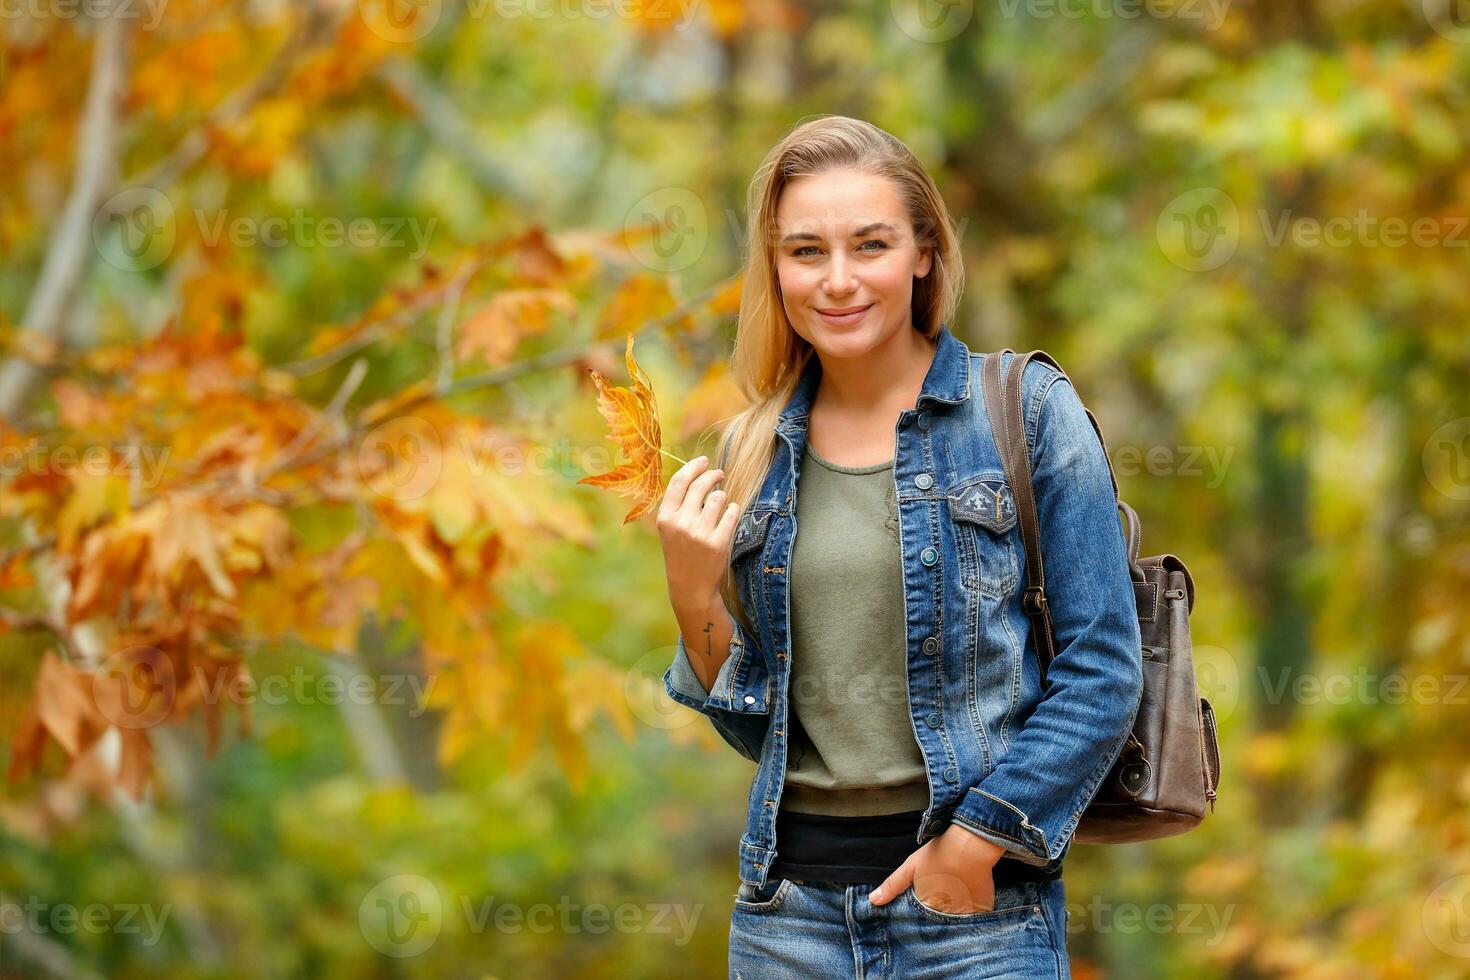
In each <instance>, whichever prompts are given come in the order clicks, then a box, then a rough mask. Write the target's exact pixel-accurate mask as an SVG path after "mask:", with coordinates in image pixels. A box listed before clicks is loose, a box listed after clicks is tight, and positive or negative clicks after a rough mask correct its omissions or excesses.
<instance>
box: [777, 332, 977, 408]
mask: <svg viewBox="0 0 1470 980" xmlns="http://www.w3.org/2000/svg"><path fill="white" fill-rule="evenodd" d="M821 380H822V362H821V360H820V359H819V358H818V357H817V355H816V354H815V353H813V354H812V356H811V357H810V358H809V359H808V360H807V362H806V365H805V366H804V367H803V368H802V372H801V380H800V381H798V382H797V384H796V390H795V391H794V392H792V395H791V397H790V398H789V399H787V401H786V407H785V408H784V409H782V410H781V415H780V418H779V421H777V423H776V427H777V429H778V430H784V431H787V432H789V431H791V429H792V427H793V426H795V425H796V424H797V422H798V421H799V420H804V419H805V418H806V416H807V415H808V413H810V411H811V406H812V401H813V400H814V399H815V398H816V396H817V385H818V384H819V383H820V382H821ZM969 397H970V349H969V348H968V347H966V346H965V344H964V342H963V341H961V340H960V339H959V338H958V337H956V336H955V335H954V333H953V331H951V330H950V329H949V326H948V324H940V326H939V338H938V343H937V345H936V347H935V350H934V360H933V362H932V363H930V365H929V373H928V374H926V375H924V385H923V388H922V389H921V390H920V391H919V397H918V399H917V405H918V407H919V408H922V407H923V406H924V404H925V403H926V402H944V403H946V404H949V405H957V404H959V403H960V402H962V401H964V400H966V399H967V398H969Z"/></svg>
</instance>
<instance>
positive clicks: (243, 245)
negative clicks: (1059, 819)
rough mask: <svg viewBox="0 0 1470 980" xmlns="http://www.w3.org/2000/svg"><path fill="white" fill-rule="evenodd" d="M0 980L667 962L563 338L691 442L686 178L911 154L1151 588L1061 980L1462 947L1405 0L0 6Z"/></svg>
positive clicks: (732, 243)
mask: <svg viewBox="0 0 1470 980" xmlns="http://www.w3.org/2000/svg"><path fill="white" fill-rule="evenodd" d="M0 37H3V44H0V175H3V176H0V257H3V259H0V420H3V427H0V732H3V736H0V738H3V741H0V762H3V764H4V766H5V768H6V769H7V772H8V774H9V777H10V778H9V779H8V781H6V782H5V784H4V786H3V789H0V975H3V976H5V977H19V976H27V977H29V976H46V975H56V976H78V977H93V976H106V977H153V976H160V975H164V976H169V977H180V978H189V977H199V978H203V977H220V976H230V977H278V976H312V977H362V976H384V977H517V978H520V977H583V978H604V977H606V978H612V977H619V978H621V977H683V976H688V975H691V974H694V975H706V976H721V975H723V973H724V968H725V961H724V952H725V942H726V938H727V930H728V925H729V913H730V906H731V902H732V899H733V896H734V891H735V887H736V884H737V877H736V868H735V860H734V858H735V850H736V843H737V840H738V838H739V835H740V833H741V830H742V820H743V816H744V812H745V806H744V801H745V789H746V786H747V784H748V780H749V777H750V768H749V766H750V764H749V763H748V762H746V761H745V760H743V759H740V758H739V757H738V756H736V755H735V754H734V753H733V752H731V751H730V750H729V749H728V747H727V746H725V745H724V744H723V742H721V741H720V740H719V738H718V736H717V735H715V733H714V732H713V731H712V730H711V729H710V727H709V725H708V724H707V723H706V722H705V721H704V720H703V719H702V718H700V717H699V716H698V715H696V714H694V713H693V712H690V711H688V710H686V709H684V708H682V707H679V706H677V705H674V704H673V703H672V702H670V701H668V699H667V698H666V697H665V695H664V693H663V689H662V684H661V682H660V676H661V674H662V672H663V670H664V669H665V667H667V665H668V663H669V660H670V658H671V657H672V654H673V651H674V647H673V641H674V638H675V634H676V630H677V625H676V624H675V622H674V619H673V617H672V614H671V612H670V609H669V606H668V602H667V597H666V592H665V587H664V580H663V573H662V563H661V559H660V552H659V549H658V545H657V539H656V535H655V534H654V532H653V528H652V518H651V517H648V518H644V519H640V520H637V521H633V522H630V523H627V524H624V523H623V521H622V517H623V515H624V514H625V513H626V512H627V509H628V502H627V501H626V500H622V499H620V498H618V497H616V496H615V495H613V494H610V493H606V492H602V491H598V490H596V489H593V488H591V487H589V486H586V485H579V484H578V482H577V481H578V480H579V479H581V478H582V477H584V476H586V475H588V474H593V473H601V472H605V471H607V470H609V469H611V468H612V467H614V466H615V465H617V464H618V463H619V462H620V458H619V456H618V455H617V450H616V447H615V445H614V444H613V443H612V442H610V441H609V440H608V439H607V438H606V436H607V426H606V423H605V421H604V419H603V418H602V417H601V416H600V415H599V414H598V412H597V408H596V397H595V394H596V393H595V391H594V388H593V385H592V383H591V382H590V380H589V378H590V375H589V373H588V369H589V368H591V369H596V370H598V371H599V372H601V373H602V374H604V375H606V376H607V377H608V378H609V380H610V381H611V382H612V383H614V384H626V383H627V377H626V373H625V370H624V359H623V358H624V351H625V346H626V344H627V340H628V338H629V337H630V336H631V337H633V338H634V340H635V343H636V351H637V356H638V361H639V363H640V364H641V366H642V367H643V369H644V370H646V371H647V372H648V373H649V375H650V377H651V378H652V379H653V382H654V388H655V390H656V391H657V393H658V395H659V408H660V411H661V427H662V431H663V434H664V443H665V447H666V448H667V449H668V450H670V451H671V452H673V453H675V454H677V455H679V456H681V457H683V458H686V459H687V458H691V457H693V456H695V455H698V454H699V453H701V452H710V451H711V450H712V448H713V445H712V441H711V439H710V432H711V431H712V425H713V424H714V423H715V422H716V421H717V420H719V419H721V418H723V417H725V416H728V415H729V414H731V413H732V412H734V411H736V410H738V409H739V407H740V406H741V396H740V393H739V392H738V390H737V389H736V388H735V386H734V385H733V384H732V383H731V381H730V379H729V377H728V375H727V373H726V370H725V365H726V359H727V357H728V353H729V349H730V343H731V339H732V336H733V328H734V317H735V312H736V309H737V306H738V280H737V279H736V276H737V273H738V268H739V262H740V258H741V252H742V244H743V236H744V232H745V213H744V202H745V193H746V190H747V187H748V184H749V181H750V178H751V175H752V173H753V171H754V169H755V167H756V165H757V164H758V163H759V161H760V159H761V157H762V155H763V154H764V152H765V151H766V149H767V148H768V147H769V146H770V145H771V144H772V143H774V142H775V141H776V140H777V139H779V138H780V136H781V135H782V134H783V133H785V132H786V131H787V130H788V129H789V128H790V127H791V126H792V125H793V124H795V123H796V122H797V121H798V120H800V119H801V118H804V117H807V116H810V115H812V114H816V113H824V112H838V113H843V114H849V115H855V116H859V117H862V118H866V119H869V120H871V121H873V122H875V123H876V124H878V125H880V126H883V127H884V128H886V129H889V130H890V131H892V132H893V133H895V134H896V135H898V136H899V137H900V138H902V139H904V140H905V141H906V142H908V143H909V145H910V146H912V147H913V148H914V150H915V152H916V153H918V154H919V156H920V157H921V159H922V160H923V162H924V164H925V165H926V167H928V168H929V169H930V171H931V172H932V173H933V174H934V175H935V177H936V180H937V181H938V183H939V185H940V188H941V190H942V192H943V194H944V196H945V198H946V200H947V201H948V202H949V204H950V207H951V208H952V210H953V212H954V214H955V216H956V219H957V220H958V222H959V225H960V228H961V231H962V233H963V246H964V252H965V257H966V284H965V294H964V299H963V303H962V307H961V310H960V314H959V315H958V316H957V317H956V320H955V322H954V324H953V329H954V330H955V332H956V334H957V335H958V336H959V337H960V338H961V339H962V340H964V341H965V342H966V343H967V344H969V345H970V347H971V348H972V349H974V350H978V351H988V350H996V349H999V348H1002V347H1011V348H1013V349H1018V350H1028V349H1031V348H1033V347H1041V348H1044V349H1046V350H1047V351H1049V352H1050V353H1052V354H1053V355H1054V356H1056V357H1057V358H1058V359H1059V361H1060V362H1061V363H1062V365H1063V366H1064V367H1065V368H1066V369H1067V370H1068V372H1069V374H1070V375H1071V376H1072V378H1073V379H1074V382H1075V384H1076V385H1077V387H1078V390H1079V392H1080V393H1081V394H1082V396H1083V398H1084V399H1085V401H1086V402H1087V404H1088V405H1089V407H1090V408H1092V410H1093V411H1094V412H1095V413H1096V414H1097V416H1098V417H1099V419H1100V420H1101V422H1102V425H1103V428H1104V431H1105V433H1106V434H1107V436H1108V447H1109V453H1110V457H1111V459H1112V462H1113V465H1114V469H1115V472H1116V474H1117V476H1118V479H1119V482H1120V485H1121V488H1122V496H1123V498H1124V499H1125V500H1127V501H1128V502H1129V503H1131V504H1132V505H1133V506H1134V507H1135V508H1136V509H1137V511H1138V512H1139V514H1140V515H1141V517H1142V521H1143V532H1144V533H1143V553H1144V554H1154V553H1157V552H1159V551H1170V552H1173V553H1176V554H1178V555H1180V556H1181V557H1182V558H1183V559H1184V560H1185V562H1186V563H1187V564H1188V566H1189V568H1190V570H1191V571H1192V573H1193V575H1194V579H1195V582H1196V584H1197V587H1198V593H1199V601H1198V603H1197V605H1196V607H1195V610H1194V614H1193V620H1192V627H1193V634H1194V639H1195V643H1196V647H1195V657H1196V663H1197V664H1198V669H1199V682H1200V687H1201V691H1202V693H1204V694H1205V695H1206V696H1207V697H1209V698H1210V699H1211V701H1212V702H1213V704H1214V706H1215V708H1216V712H1217V715H1218V717H1219V719H1220V723H1221V732H1220V738H1221V743H1222V747H1223V778H1222V782H1221V786H1220V798H1219V805H1218V807H1217V809H1216V811H1215V812H1214V813H1213V814H1211V815H1210V816H1209V817H1208V819H1207V820H1206V822H1205V824H1204V825H1203V826H1202V827H1201V828H1199V829H1198V830H1196V831H1194V832H1192V833H1189V834H1186V835H1184V836H1181V837H1177V838H1172V839H1169V840H1165V841H1159V842H1154V843H1149V844H1138V845H1127V846H1110V847H1096V846H1087V845H1076V846H1074V848H1073V850H1072V853H1071V856H1070V858H1069V862H1068V870H1067V882H1068V889H1067V890H1068V902H1069V910H1070V912H1071V917H1070V918H1071V923H1070V927H1069V928H1070V933H1069V947H1070V949H1071V953H1072V959H1073V966H1074V975H1075V976H1078V977H1087V978H1096V977H1128V978H1132V977H1146V976H1159V977H1163V976H1178V975H1184V974H1186V973H1187V974H1189V975H1192V976H1200V977H1218V978H1251V977H1278V976H1280V977H1296V978H1317V977H1323V978H1325V977H1332V978H1341V977H1405V978H1409V977H1413V978H1448V977H1463V976H1467V975H1470V833H1467V829H1470V821H1467V820H1466V811H1467V804H1470V753H1467V752H1466V748H1467V743H1470V733H1467V726H1466V724H1465V719H1466V710H1465V708H1466V703H1467V700H1470V686H1467V683H1466V679H1467V675H1470V622H1467V619H1470V614H1467V608H1470V607H1467V605H1466V603H1465V602H1464V596H1465V595H1466V593H1467V591H1470V506H1467V501H1470V385H1467V380H1470V341H1467V336H1466V327H1465V324H1466V322H1467V319H1470V290H1467V288H1466V283H1467V279H1470V153H1467V147H1470V19H1467V18H1466V16H1465V12H1464V10H1463V9H1461V5H1459V4H1457V3H1455V2H1453V0H1422V2H1421V0H996V2H994V3H985V4H975V3H973V2H970V0H957V2H953V3H948V4H943V5H941V4H937V3H933V2H931V0H892V2H886V3H883V2H870V0H863V2H857V3H836V2H832V0H804V2H786V0H686V2H679V0H625V2H624V0H609V2H594V0H585V2H583V0H558V2H556V3H552V2H550V0H546V2H534V0H411V2H410V0H360V2H357V0H298V2H286V0H250V2H222V0H0Z"/></svg>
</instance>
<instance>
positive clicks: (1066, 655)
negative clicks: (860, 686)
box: [663, 325, 1143, 885]
mask: <svg viewBox="0 0 1470 980" xmlns="http://www.w3.org/2000/svg"><path fill="white" fill-rule="evenodd" d="M986 356H990V357H995V356H1001V357H1003V358H1004V359H1005V360H1004V362H1003V364H1009V362H1010V359H1011V357H1012V356H1013V355H1010V354H1000V355H997V354H989V355H983V354H972V353H971V352H970V350H969V348H968V347H966V346H965V344H964V343H963V342H961V341H960V340H959V339H958V338H956V337H955V336H954V335H953V333H951V331H950V329H949V327H948V326H947V325H945V326H942V327H941V330H940V335H939V340H938V347H937V349H936V351H935V354H934V360H933V362H932V364H931V365H930V367H929V372H928V374H927V375H926V376H925V378H924V385H923V390H922V391H921V392H920V394H919V396H918V399H917V403H916V405H915V407H914V408H911V409H905V410H904V411H903V412H901V413H900V414H899V417H898V420H897V425H896V429H895V449H894V466H893V477H894V481H895V484H896V486H895V490H896V492H897V501H898V512H899V521H898V523H899V535H900V541H901V547H900V551H901V555H902V564H903V592H904V607H905V610H906V614H907V630H906V635H907V643H908V656H907V662H908V670H907V675H908V676H907V690H908V701H909V719H910V721H911V722H912V724H913V730H914V735H915V736H916V738H917V740H918V744H919V747H920V749H921V751H922V753H923V757H924V765H925V769H926V771H927V774H928V781H929V797H930V799H929V806H928V807H927V808H926V810H925V812H924V816H923V819H922V820H921V822H920V829H919V833H918V837H917V839H916V841H915V845H916V847H917V846H918V845H922V844H923V843H924V842H925V841H927V840H929V839H930V838H932V837H935V836H938V835H939V834H941V833H942V832H943V831H944V830H945V829H946V827H947V826H948V825H949V823H950V822H951V821H954V822H957V823H959V824H960V825H961V826H963V827H965V828H966V829H967V830H970V831H971V832H973V833H975V834H978V835H979V836H980V837H983V838H985V839H986V840H989V841H992V842H994V843H995V844H997V845H999V846H1001V847H1003V848H1005V851H1006V854H1005V855H1003V856H1004V857H1008V858H1014V859H1016V860H1019V861H1022V862H1024V863H1026V864H1031V865H1036V866H1038V867H1041V868H1042V869H1043V870H1044V871H1046V872H1053V871H1057V870H1059V869H1060V867H1061V864H1062V860H1063V858H1064V857H1065V856H1066V854H1067V851H1068V849H1069V847H1070V846H1071V840H1072V834H1073V831H1074V830H1075V829H1076V826H1077V822H1078V820H1079V818H1080V817H1081V815H1082V811H1083V810H1084V809H1085V808H1086V806H1087V804H1088V803H1089V802H1090V801H1091V800H1092V798H1093V796H1094V795H1095V794H1096V792H1097V790H1098V787H1099V785H1100V784H1101V782H1102V779H1103V778H1104V777H1105V776H1106V775H1107V773H1108V771H1109V769H1111V768H1112V765H1113V762H1114V761H1115V760H1116V759H1117V757H1118V755H1119V753H1120V752H1121V751H1122V748H1123V745H1124V743H1125V741H1126V739H1127V735H1128V732H1129V731H1130V730H1131V728H1132V725H1133V720H1134V715H1135V713H1136V712H1137V710H1138V705H1139V700H1140V698H1141V697H1142V692H1143V665H1142V659H1141V657H1140V653H1139V651H1140V643H1141V638H1140V636H1139V627H1138V619H1137V612H1136V606H1135V600H1134V595H1133V585H1132V581H1131V579H1130V577H1129V573H1128V565H1127V558H1126V555H1125V547H1126V544H1125V540H1124V535H1123V529H1122V526H1121V524H1120V522H1119V519H1118V510H1117V504H1116V502H1115V501H1116V497H1115V495H1114V491H1113V486H1112V479H1111V476H1110V474H1109V469H1108V461H1107V457H1106V455H1105V452H1104V450H1103V447H1102V444H1101V442H1100V440H1099V439H1098V437H1097V434H1096V432H1094V431H1093V428H1092V425H1091V423H1090V422H1089V421H1088V418H1087V415H1086V413H1085V411H1084V409H1083V406H1082V402H1081V401H1080V400H1079V398H1078V397H1077V394H1076V391H1075V390H1074V389H1073V387H1072V385H1071V383H1070V382H1069V380H1068V379H1067V378H1066V376H1065V375H1063V374H1062V373H1060V372H1059V371H1057V370H1056V369H1054V368H1052V367H1051V366H1050V365H1047V364H1043V363H1041V362H1039V361H1036V360H1032V361H1031V362H1030V363H1029V364H1027V366H1026V370H1025V375H1024V377H1023V378H1022V404H1023V407H1024V410H1025V432H1026V441H1027V445H1028V447H1029V449H1030V453H1031V466H1032V473H1033V476H1032V483H1033V485H1034V487H1035V497H1036V509H1037V516H1038V519H1039V521H1040V525H1041V526H1040V541H1041V549H1042V554H1043V556H1044V558H1045V560H1046V571H1047V577H1046V581H1047V599H1048V602H1049V604H1050V606H1051V610H1052V616H1053V623H1054V627H1055V630H1056V638H1057V654H1056V657H1055V658H1054V659H1053V661H1052V662H1051V664H1050V666H1049V668H1048V671H1047V686H1046V689H1045V690H1043V689H1042V686H1041V683H1040V665H1039V664H1038V662H1037V659H1036V654H1035V650H1034V647H1033V645H1032V643H1031V640H1030V629H1031V624H1030V620H1029V619H1028V618H1027V616H1026V614H1025V612H1024V611H1023V610H1022V608H1021V601H1020V599H1021V592H1022V590H1023V589H1024V588H1025V586H1026V567H1025V566H1026V557H1025V550H1024V548H1023V546H1022V543H1021V533H1020V528H1019V527H1018V526H1017V524H1016V506H1015V502H1014V500H1013V498H1012V496H1011V488H1010V487H1009V486H1008V485H1007V483H1006V478H1005V470H1004V467H1003V466H1002V464H1001V459H1000V454H999V452H998V450H997V448H996V445H995V442H994V440H993V438H992V436H991V428H990V423H989V420H988V419H987V417H986V412H985V399H984V396H983V395H982V393H981V388H980V377H981V371H980V365H981V363H982V360H983V358H984V357H986ZM820 379H821V362H820V360H819V359H818V358H817V357H816V356H815V355H813V356H812V357H811V359H810V360H809V361H808V363H807V365H806V368H805V370H804V371H803V374H802V377H801V380H800V382H799V383H798V386H797V388H796V390H795V392H794V393H793V394H792V396H791V398H790V400H789V401H788V403H787V405H786V407H785V409H784V410H783V411H782V413H781V415H780V419H779V421H778V422H777V423H776V426H775V432H776V435H777V437H778V438H777V440H776V448H775V453H774V457H773V459H772V463H771V466H770V469H769V470H768V471H767V473H766V478H765V480H764V482H763V484H762V486H761V488H760V491H759V492H758V494H756V496H755V498H754V499H753V500H752V502H751V503H750V504H749V506H747V507H746V509H745V511H744V513H743V514H742V516H741V518H740V521H739V523H738V525H737V527H736V531H735V536H734V540H733V542H732V544H731V547H730V558H729V560H730V562H731V564H732V565H733V566H734V572H735V580H736V584H737V586H738V589H739V593H740V596H741V599H742V601H743V603H744V604H745V608H746V610H747V612H748V615H749V618H750V620H751V622H752V624H753V626H754V631H753V632H751V631H747V630H745V629H744V628H743V627H742V626H741V625H740V623H739V621H738V620H735V619H734V618H733V617H732V621H734V623H735V630H734V635H733V637H732V639H731V641H730V655H729V658H728V659H727V660H726V661H725V663H724V665H723V666H722V667H721V668H720V671H719V673H718V675H717V676H716V678H715V682H714V687H713V689H712V690H706V689H705V688H704V685H703V684H702V683H701V682H700V680H699V678H698V676H697V675H696V674H695V673H694V670H693V668H692V667H691V666H690V663H689V659H688V651H687V649H686V647H685V643H684V637H683V635H682V633H681V635H680V636H679V640H678V647H677V649H676V651H675V653H674V660H673V663H672V664H671V665H670V667H669V669H668V670H667V671H666V672H665V673H664V678H663V679H664V688H665V690H666V691H667V692H668V695H669V697H670V698H672V699H673V700H675V701H677V702H679V703H681V704H685V705H688V706H689V707H691V708H694V709H695V710H697V711H699V712H701V713H702V714H704V715H705V716H706V717H707V718H708V719H709V720H710V722H711V724H712V725H713V726H714V728H715V730H716V731H717V732H719V734H720V735H721V737H723V738H724V740H725V741H726V742H728V743H729V744H730V745H731V746H732V747H733V748H734V749H735V750H736V751H737V752H739V753H740V754H741V755H743V756H745V757H746V758H747V759H750V760H751V761H753V762H755V763H757V769H756V773H755V776H754V778H753V779H752V781H751V786H750V798H749V805H748V808H747V814H746V822H745V830H744V833H743V835H742V836H741V839H740V878H741V880H742V881H744V882H748V883H751V884H755V885H763V884H765V881H766V875H767V869H768V868H769V867H770V865H771V862H772V860H773V859H774V858H775V855H776V839H775V838H776V812H777V809H778V806H779V804H780V799H781V791H782V787H783V785H784V779H785V773H786V753H787V736H786V732H787V725H788V719H789V707H788V698H787V692H788V690H789V685H790V677H791V642H790V637H791V601H790V594H789V584H790V577H789V575H788V565H789V562H790V560H791V554H792V544H793V542H794V540H795V537H796V531H797V527H796V491H797V486H798V479H799V476H800V466H801V461H802V459H803V453H804V450H805V448H806V436H807V417H808V410H809V409H810V407H811V404H812V399H813V397H814V396H815V394H816V390H817V384H818V382H819V381H820Z"/></svg>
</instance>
